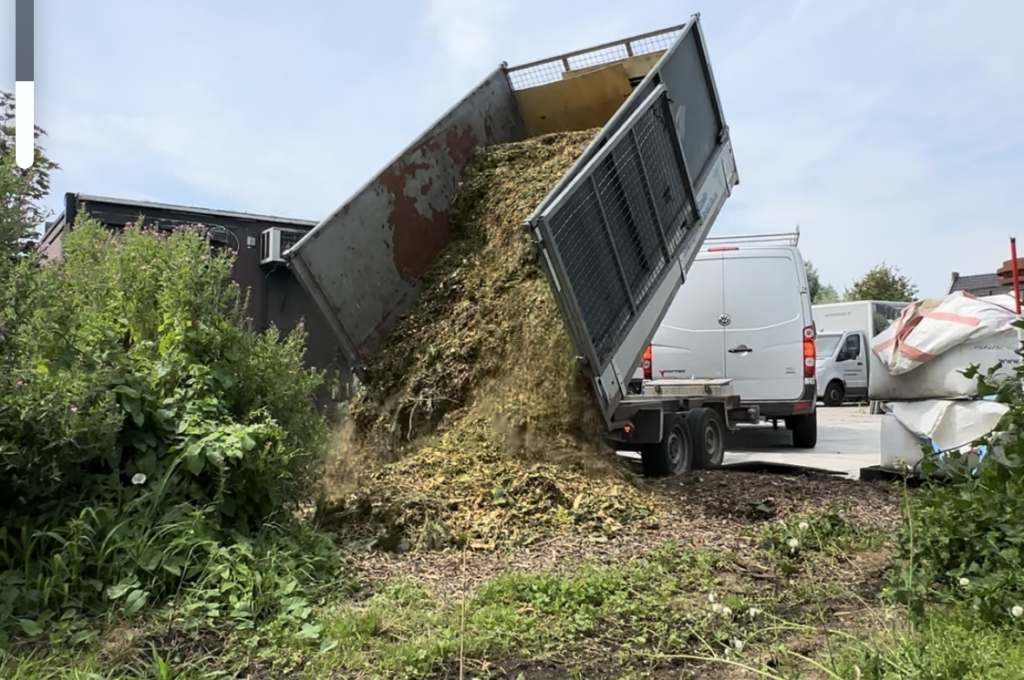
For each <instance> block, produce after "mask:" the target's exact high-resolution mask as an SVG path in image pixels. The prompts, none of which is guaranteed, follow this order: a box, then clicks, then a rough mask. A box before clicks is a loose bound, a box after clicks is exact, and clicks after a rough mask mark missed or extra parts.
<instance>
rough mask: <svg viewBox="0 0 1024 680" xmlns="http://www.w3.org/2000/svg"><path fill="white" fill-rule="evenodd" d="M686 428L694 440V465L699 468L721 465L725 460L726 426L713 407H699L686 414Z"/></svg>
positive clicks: (704, 468)
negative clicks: (723, 425)
mask: <svg viewBox="0 0 1024 680" xmlns="http://www.w3.org/2000/svg"><path fill="white" fill-rule="evenodd" d="M686 429H688V430H689V431H690V441H691V442H693V467H694V468H695V469H697V470H706V469H708V468H716V467H721V465H722V462H723V461H724V460H725V428H724V427H722V418H721V416H719V415H718V411H716V410H714V409H713V408H698V409H694V410H693V411H690V412H689V413H688V414H687V415H686Z"/></svg>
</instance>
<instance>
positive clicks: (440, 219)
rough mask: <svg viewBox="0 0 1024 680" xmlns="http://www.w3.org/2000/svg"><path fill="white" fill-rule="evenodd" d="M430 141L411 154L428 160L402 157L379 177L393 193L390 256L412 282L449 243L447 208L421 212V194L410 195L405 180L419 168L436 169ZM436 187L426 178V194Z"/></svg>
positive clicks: (420, 169) (423, 169)
mask: <svg viewBox="0 0 1024 680" xmlns="http://www.w3.org/2000/svg"><path fill="white" fill-rule="evenodd" d="M430 146H431V145H430V143H429V142H427V143H425V144H423V145H421V146H420V147H419V148H416V149H411V150H410V152H409V153H408V154H407V156H406V157H408V156H416V155H418V154H417V151H423V152H424V153H423V155H424V156H426V157H427V158H428V159H429V160H428V161H424V162H408V161H399V162H398V163H396V164H395V165H393V166H391V167H390V168H388V170H387V172H385V173H383V174H382V175H381V176H380V179H379V180H378V181H379V182H380V185H381V186H382V187H383V188H384V189H385V190H386V191H387V192H388V193H390V194H391V197H392V204H391V205H392V207H391V213H390V214H389V215H388V224H389V225H390V226H391V244H392V251H391V257H392V260H393V261H394V263H395V271H396V272H398V276H399V277H401V279H402V280H403V281H405V282H406V283H408V284H409V285H414V284H415V283H416V282H417V281H419V279H420V277H421V276H423V274H425V273H426V271H427V269H429V268H430V265H432V264H433V263H434V260H436V259H437V256H438V255H440V254H441V251H443V250H444V249H445V247H446V246H447V245H448V216H447V214H446V213H445V212H444V211H440V210H435V209H433V208H431V207H428V208H427V214H423V213H422V212H420V209H419V207H418V206H417V205H416V203H417V199H419V196H415V195H414V196H407V195H406V193H405V189H406V184H407V183H408V181H409V179H410V178H411V177H413V176H414V175H415V174H416V173H417V172H418V171H423V172H426V173H436V172H437V167H436V165H437V160H436V158H431V156H430V155H428V154H429V151H430ZM432 187H433V181H432V180H431V179H424V180H423V187H422V189H421V192H418V193H421V195H423V196H425V195H426V194H427V193H428V192H429V191H430V189H431V188H432Z"/></svg>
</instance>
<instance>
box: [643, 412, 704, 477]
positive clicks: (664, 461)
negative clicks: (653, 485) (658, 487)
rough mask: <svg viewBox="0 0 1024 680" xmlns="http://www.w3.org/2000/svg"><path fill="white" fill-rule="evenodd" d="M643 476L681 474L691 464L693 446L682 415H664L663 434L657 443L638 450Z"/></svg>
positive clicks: (688, 468)
mask: <svg viewBox="0 0 1024 680" xmlns="http://www.w3.org/2000/svg"><path fill="white" fill-rule="evenodd" d="M640 460H641V462H642V463H643V467H644V476H645V477H665V476H668V475H673V476H674V475H681V474H684V473H686V472H689V471H690V468H691V467H692V466H693V446H692V445H691V443H690V433H689V432H687V431H686V422H685V420H684V418H683V417H682V416H679V415H676V414H672V415H668V416H666V417H665V436H664V437H663V438H662V440H661V442H660V443H658V444H648V445H646V446H644V447H643V448H642V449H641V451H640Z"/></svg>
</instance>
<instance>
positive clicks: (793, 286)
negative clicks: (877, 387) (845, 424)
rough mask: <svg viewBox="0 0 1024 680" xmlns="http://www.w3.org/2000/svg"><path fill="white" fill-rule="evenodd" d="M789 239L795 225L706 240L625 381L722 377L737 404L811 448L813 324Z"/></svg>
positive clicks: (794, 237)
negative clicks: (782, 230) (631, 375)
mask: <svg viewBox="0 0 1024 680" xmlns="http://www.w3.org/2000/svg"><path fill="white" fill-rule="evenodd" d="M773 240H774V241H776V242H779V241H781V245H773V244H772V243H771V241H773ZM798 242H799V232H797V233H794V234H782V235H780V234H766V235H763V236H761V235H759V236H748V237H733V238H726V237H709V238H708V239H707V241H706V242H705V244H706V245H707V246H708V247H707V248H706V250H704V251H703V252H701V253H699V254H698V255H697V258H696V260H695V261H694V263H693V267H692V268H691V269H690V272H689V276H688V277H687V278H686V281H685V282H684V283H683V285H682V287H681V288H680V289H679V292H678V293H677V294H676V297H675V299H674V300H673V301H672V305H671V306H670V307H669V310H668V312H666V314H665V318H664V319H663V320H662V323H661V326H660V327H659V329H658V331H657V332H656V333H655V335H654V339H653V341H652V342H651V346H650V347H649V348H648V350H647V352H645V354H644V357H643V365H642V366H641V369H640V371H638V374H637V375H636V376H635V379H639V378H642V379H644V380H652V379H653V380H656V379H662V378H674V379H688V378H698V379H708V378H730V379H731V380H732V386H733V389H734V392H735V393H736V394H738V395H740V398H741V399H742V401H743V405H744V406H756V407H757V408H758V409H759V410H760V412H761V416H762V417H763V418H764V419H765V420H767V421H771V422H772V423H773V424H775V425H777V424H778V421H780V420H781V421H784V422H785V424H786V427H787V428H788V429H789V430H791V431H792V432H793V446H794V447H796V448H801V449H809V448H814V446H815V445H816V444H817V441H818V420H817V413H816V411H815V408H816V405H817V396H818V395H817V386H816V379H815V346H814V321H813V320H812V317H811V301H810V295H809V294H808V292H807V272H806V270H805V269H804V260H803V257H802V256H801V255H800V250H799V249H798V248H797V243H798Z"/></svg>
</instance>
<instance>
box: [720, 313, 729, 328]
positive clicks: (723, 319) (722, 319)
mask: <svg viewBox="0 0 1024 680" xmlns="http://www.w3.org/2000/svg"><path fill="white" fill-rule="evenodd" d="M731 323H732V317H731V316H729V315H728V314H723V315H722V316H720V317H718V325H719V326H728V325H729V324H731Z"/></svg>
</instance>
